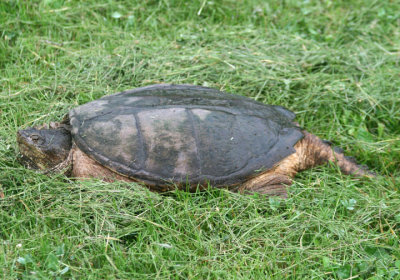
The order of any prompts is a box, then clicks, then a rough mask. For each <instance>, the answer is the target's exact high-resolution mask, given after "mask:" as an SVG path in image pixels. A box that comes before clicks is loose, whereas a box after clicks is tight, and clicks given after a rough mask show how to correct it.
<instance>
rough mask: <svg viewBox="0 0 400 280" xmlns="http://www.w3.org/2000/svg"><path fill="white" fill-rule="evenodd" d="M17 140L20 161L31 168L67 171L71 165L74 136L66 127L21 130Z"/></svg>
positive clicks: (46, 171)
mask: <svg viewBox="0 0 400 280" xmlns="http://www.w3.org/2000/svg"><path fill="white" fill-rule="evenodd" d="M17 142H18V146H19V151H20V154H21V157H20V161H21V162H22V164H23V165H24V166H26V167H28V168H30V169H38V170H40V171H42V172H43V173H50V172H51V173H53V172H60V171H63V172H66V170H64V169H69V166H70V165H71V162H72V161H71V147H72V137H71V133H70V131H69V130H68V129H65V128H64V127H57V128H49V129H47V128H43V129H38V128H27V129H24V130H19V131H18V133H17Z"/></svg>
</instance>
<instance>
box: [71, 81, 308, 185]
mask: <svg viewBox="0 0 400 280" xmlns="http://www.w3.org/2000/svg"><path fill="white" fill-rule="evenodd" d="M69 117H70V122H71V125H72V135H73V137H74V141H75V143H76V145H77V146H78V147H79V148H80V149H81V150H82V151H84V152H85V153H86V154H88V155H89V156H90V157H92V158H93V159H94V160H96V161H97V162H99V163H101V164H102V165H104V166H106V167H107V168H109V169H111V170H114V171H116V172H117V173H119V174H122V175H125V176H128V177H130V178H135V179H138V180H140V181H143V182H145V183H147V184H149V185H165V184H166V183H167V182H173V183H178V184H181V183H189V184H199V183H200V184H203V183H205V182H210V183H211V184H213V185H214V186H218V185H231V184H237V183H241V182H243V181H246V180H248V179H249V178H250V177H252V176H255V175H256V174H257V173H258V172H261V171H264V170H268V169H270V168H272V167H273V166H274V165H275V164H276V163H278V162H279V161H280V160H282V159H283V158H285V157H287V156H288V155H290V154H292V153H294V152H295V150H294V147H293V146H294V145H295V144H296V143H297V142H298V141H299V140H300V139H301V138H302V137H303V133H302V132H301V130H300V128H298V127H296V126H295V125H294V124H293V122H292V120H293V119H294V117H295V114H294V113H292V112H291V111H289V110H287V109H285V108H283V107H280V106H274V105H265V104H262V103H259V102H256V101H253V100H251V99H249V98H246V97H242V96H236V95H232V94H227V93H224V92H220V91H218V90H215V89H211V88H206V87H200V86H192V85H168V84H164V85H153V86H147V87H142V88H137V89H134V90H128V91H124V92H120V93H117V94H114V95H109V96H105V97H103V98H100V99H98V100H95V101H92V102H90V103H87V104H84V105H82V106H79V107H77V108H75V109H72V110H71V111H70V112H69Z"/></svg>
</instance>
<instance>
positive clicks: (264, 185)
mask: <svg viewBox="0 0 400 280" xmlns="http://www.w3.org/2000/svg"><path fill="white" fill-rule="evenodd" d="M299 160H300V158H299V153H297V152H296V153H294V154H292V155H290V156H288V157H286V158H284V159H283V160H281V161H280V162H279V163H278V164H277V165H276V166H274V168H272V169H271V170H268V171H266V172H264V173H261V174H259V175H258V176H256V177H254V178H251V179H250V180H248V181H246V182H245V183H244V184H242V185H241V186H240V187H239V188H238V192H240V193H247V194H251V193H259V194H262V195H266V196H280V197H283V198H286V197H287V188H288V186H290V185H291V184H292V178H293V177H294V175H296V173H297V167H298V165H299Z"/></svg>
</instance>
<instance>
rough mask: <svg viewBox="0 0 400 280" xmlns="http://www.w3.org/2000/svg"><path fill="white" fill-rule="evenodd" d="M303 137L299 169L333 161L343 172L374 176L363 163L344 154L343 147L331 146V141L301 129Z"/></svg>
mask: <svg viewBox="0 0 400 280" xmlns="http://www.w3.org/2000/svg"><path fill="white" fill-rule="evenodd" d="M303 133H304V138H303V139H302V140H301V149H300V150H301V154H302V160H301V161H300V166H299V167H298V169H299V171H300V170H304V169H308V168H311V167H314V166H317V165H321V164H324V163H327V162H332V163H335V164H336V165H337V166H339V168H340V170H341V171H342V172H343V173H344V174H353V175H356V176H360V177H364V176H365V177H375V174H374V173H373V172H371V171H369V170H368V167H366V166H365V165H359V164H357V161H356V160H355V158H354V157H350V156H345V155H344V152H343V149H341V148H339V147H332V143H331V142H329V141H326V140H321V139H320V138H319V137H317V136H315V135H313V134H311V133H308V132H307V131H303Z"/></svg>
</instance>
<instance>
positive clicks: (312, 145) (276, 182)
mask: <svg viewBox="0 0 400 280" xmlns="http://www.w3.org/2000/svg"><path fill="white" fill-rule="evenodd" d="M303 133H304V138H303V139H302V140H300V141H299V142H297V143H296V145H295V146H294V148H295V150H296V152H295V153H293V154H291V155H290V156H288V157H286V158H284V159H283V160H281V161H280V162H278V163H277V164H276V165H275V166H274V167H273V168H272V169H271V170H268V171H266V172H264V173H261V174H259V175H258V176H256V177H254V178H251V179H249V180H248V181H246V182H245V183H244V184H242V185H241V186H240V187H239V188H237V191H239V192H241V193H260V194H263V195H267V196H271V195H275V196H281V197H286V196H287V192H286V190H287V187H288V186H290V185H291V184H292V178H293V177H294V176H295V175H296V174H297V172H299V171H302V170H306V169H309V168H312V167H315V166H318V165H322V164H324V163H327V162H333V163H335V164H337V165H338V166H339V167H340V169H341V170H342V172H343V173H345V174H354V175H357V176H367V177H373V176H374V174H372V173H371V172H369V171H368V170H367V169H366V168H365V167H363V166H361V165H358V164H357V163H356V161H355V160H354V158H351V157H347V156H345V155H344V154H343V151H342V150H340V149H332V147H331V143H327V142H326V141H324V140H321V139H320V138H318V137H317V136H315V135H313V134H311V133H308V132H306V131H303Z"/></svg>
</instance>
